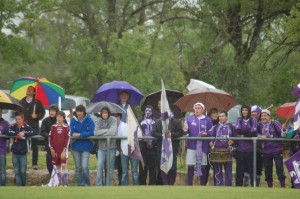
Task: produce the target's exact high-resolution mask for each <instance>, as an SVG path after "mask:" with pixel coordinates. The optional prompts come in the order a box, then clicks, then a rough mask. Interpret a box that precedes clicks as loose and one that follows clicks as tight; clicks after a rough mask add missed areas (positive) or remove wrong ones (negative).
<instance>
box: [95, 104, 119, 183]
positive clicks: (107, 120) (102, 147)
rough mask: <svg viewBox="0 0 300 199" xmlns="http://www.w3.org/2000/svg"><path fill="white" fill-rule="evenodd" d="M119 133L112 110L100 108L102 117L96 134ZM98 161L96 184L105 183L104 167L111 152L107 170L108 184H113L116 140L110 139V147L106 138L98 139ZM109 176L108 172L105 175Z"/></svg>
mask: <svg viewBox="0 0 300 199" xmlns="http://www.w3.org/2000/svg"><path fill="white" fill-rule="evenodd" d="M116 133H117V119H116V118H115V117H114V116H111V113H110V110H109V109H108V108H107V107H103V108H102V109H101V110H100V117H99V119H98V120H97V122H96V125H95V131H94V135H95V136H115V135H116ZM98 146H99V149H98V163H97V179H96V185H97V186H102V185H103V181H102V178H103V175H102V172H103V168H104V163H105V161H106V156H107V153H109V168H107V171H108V172H109V180H108V184H107V185H112V176H113V169H114V164H115V155H116V148H117V147H116V140H115V139H111V140H110V146H109V148H108V146H107V142H106V139H99V140H98ZM105 176H107V174H106V175H105Z"/></svg>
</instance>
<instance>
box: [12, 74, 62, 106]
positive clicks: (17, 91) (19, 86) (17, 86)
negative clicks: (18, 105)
mask: <svg viewBox="0 0 300 199" xmlns="http://www.w3.org/2000/svg"><path fill="white" fill-rule="evenodd" d="M29 86H33V87H34V88H35V90H36V99H38V100H40V101H41V102H42V104H43V106H50V105H51V104H56V103H58V101H59V97H61V99H62V100H64V99H65V90H64V89H63V88H62V87H60V86H58V85H57V84H54V83H52V82H50V81H48V80H47V79H46V78H33V77H23V78H21V79H18V80H16V81H14V83H13V85H12V87H11V88H10V94H11V95H12V96H13V97H15V98H17V99H18V100H21V99H22V98H24V97H25V96H26V92H27V88H28V87H29Z"/></svg>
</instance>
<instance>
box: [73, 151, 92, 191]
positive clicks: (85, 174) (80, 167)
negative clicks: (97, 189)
mask: <svg viewBox="0 0 300 199" xmlns="http://www.w3.org/2000/svg"><path fill="white" fill-rule="evenodd" d="M72 154H73V158H74V162H75V166H76V181H77V185H78V186H90V184H91V183H90V171H89V158H90V152H89V151H74V150H73V151H72Z"/></svg>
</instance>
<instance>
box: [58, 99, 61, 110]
mask: <svg viewBox="0 0 300 199" xmlns="http://www.w3.org/2000/svg"><path fill="white" fill-rule="evenodd" d="M58 110H60V111H61V97H60V96H58Z"/></svg>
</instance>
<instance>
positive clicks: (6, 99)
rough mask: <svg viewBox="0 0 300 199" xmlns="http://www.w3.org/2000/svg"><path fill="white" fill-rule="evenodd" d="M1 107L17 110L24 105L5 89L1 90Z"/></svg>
mask: <svg viewBox="0 0 300 199" xmlns="http://www.w3.org/2000/svg"><path fill="white" fill-rule="evenodd" d="M0 108H1V109H12V110H16V109H21V108H22V105H21V104H20V103H19V101H18V100H17V99H16V98H14V97H12V96H11V95H10V94H8V93H5V92H4V91H3V90H0Z"/></svg>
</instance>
